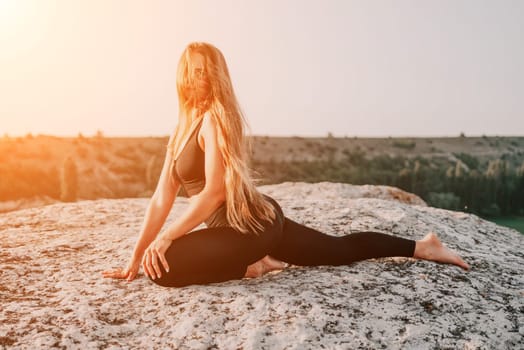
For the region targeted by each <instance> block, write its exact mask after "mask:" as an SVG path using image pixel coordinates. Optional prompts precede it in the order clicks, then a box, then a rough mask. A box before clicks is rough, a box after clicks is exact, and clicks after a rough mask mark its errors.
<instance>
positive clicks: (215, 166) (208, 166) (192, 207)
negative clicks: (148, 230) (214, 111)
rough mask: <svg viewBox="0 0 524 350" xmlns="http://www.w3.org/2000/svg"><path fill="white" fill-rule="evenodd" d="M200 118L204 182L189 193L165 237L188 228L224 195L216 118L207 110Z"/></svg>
mask: <svg viewBox="0 0 524 350" xmlns="http://www.w3.org/2000/svg"><path fill="white" fill-rule="evenodd" d="M203 118H204V120H203V121H202V135H203V138H204V148H205V152H204V153H205V177H206V184H205V186H204V188H203V189H202V191H201V192H200V193H198V194H197V195H194V196H193V197H191V202H190V204H189V207H188V208H187V210H186V211H185V212H184V214H183V215H182V216H181V217H180V218H179V219H177V220H176V221H175V222H174V223H173V224H171V225H170V226H169V227H168V228H167V229H166V230H165V231H164V232H163V233H162V234H161V235H160V236H161V237H162V238H164V239H169V240H175V239H177V238H178V237H180V236H182V235H184V234H186V233H188V232H190V231H191V230H192V229H193V228H195V227H196V226H198V225H200V224H201V223H202V222H204V220H206V219H207V218H208V217H209V216H211V214H213V212H214V211H215V210H216V209H218V208H219V207H220V205H221V204H222V203H223V202H224V201H225V198H226V190H225V182H224V174H225V167H224V162H223V158H222V154H221V153H220V150H219V149H218V142H217V126H216V121H215V120H214V119H213V118H212V117H211V115H209V114H206V115H204V117H203Z"/></svg>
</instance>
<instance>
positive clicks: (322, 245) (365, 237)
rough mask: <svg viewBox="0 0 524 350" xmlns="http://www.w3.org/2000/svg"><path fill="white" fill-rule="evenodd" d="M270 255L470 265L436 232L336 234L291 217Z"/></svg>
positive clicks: (311, 262)
mask: <svg viewBox="0 0 524 350" xmlns="http://www.w3.org/2000/svg"><path fill="white" fill-rule="evenodd" d="M270 255H271V256H274V257H275V258H277V259H279V260H282V261H286V262H289V263H292V264H295V265H301V266H317V265H348V264H351V263H353V262H355V261H360V260H365V259H371V258H382V257H393V256H403V257H413V258H418V259H425V260H433V261H437V262H443V263H452V264H456V265H458V266H460V267H462V268H465V269H467V268H468V265H467V264H466V263H465V262H464V261H463V260H462V259H461V258H460V257H459V256H458V255H456V254H454V253H453V252H451V251H450V250H449V249H448V248H446V247H445V246H443V245H442V243H440V241H439V240H438V238H437V237H436V236H435V235H434V234H433V233H430V234H428V235H427V236H426V237H424V238H423V239H422V240H420V241H414V240H411V239H406V238H402V237H397V236H393V235H389V234H384V233H379V232H356V233H351V234H349V235H346V236H342V237H335V236H331V235H327V234H325V233H322V232H320V231H317V230H315V229H313V228H311V227H307V226H305V225H302V224H299V223H297V222H295V221H293V220H291V219H289V218H287V217H285V220H284V227H283V233H282V238H281V240H280V241H279V243H278V244H277V245H276V246H275V248H274V249H273V250H272V251H271V252H270Z"/></svg>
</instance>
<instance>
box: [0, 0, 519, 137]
mask: <svg viewBox="0 0 524 350" xmlns="http://www.w3.org/2000/svg"><path fill="white" fill-rule="evenodd" d="M523 37H524V1H519V0H515V1H509V0H505V1H501V0H493V1H484V0H474V1H470V0H468V1H466V0H436V1H433V0H424V1H422V0H410V1H407V0H395V1H389V0H384V1H379V0H363V1H351V0H340V1H334V0H331V1H322V0H318V1H304V0H301V1H298V0H296V1H295V0H281V1H278V0H270V1H251V0H236V1H218V0H217V1H213V0H209V1H198V0H197V1H193V0H192V1H178V0H172V1H167V0H166V1H161V0H143V1H133V0H89V1H85V0H62V1H60V0H54V1H51V0H0V135H5V134H8V135H9V136H22V135H25V134H27V133H32V134H33V135H37V134H50V135H56V136H76V135H78V133H82V134H83V135H84V136H89V135H94V134H95V133H96V132H97V131H98V130H100V131H102V132H103V134H104V135H106V136H167V135H169V134H171V133H172V132H173V130H174V128H175V126H176V123H177V121H178V98H177V93H176V67H177V64H178V60H179V58H180V55H181V53H182V51H183V50H184V48H185V47H186V45H187V44H189V43H190V42H192V41H205V42H209V43H211V44H213V45H214V46H216V47H218V48H219V49H220V50H221V52H222V53H223V54H224V56H225V58H226V61H227V64H228V68H229V71H230V74H231V79H232V83H233V87H234V90H235V94H236V96H237V97H238V100H239V103H240V105H241V108H242V110H243V112H244V113H245V116H246V118H247V120H248V123H249V126H250V131H248V134H252V135H268V136H303V137H325V136H327V134H328V132H330V133H331V134H332V135H333V136H335V137H344V136H349V137H353V136H358V137H388V136H392V137H441V136H458V135H459V134H460V133H461V132H463V133H464V134H465V135H466V136H481V135H488V136H489V135H499V136H524V44H523V41H522V38H523Z"/></svg>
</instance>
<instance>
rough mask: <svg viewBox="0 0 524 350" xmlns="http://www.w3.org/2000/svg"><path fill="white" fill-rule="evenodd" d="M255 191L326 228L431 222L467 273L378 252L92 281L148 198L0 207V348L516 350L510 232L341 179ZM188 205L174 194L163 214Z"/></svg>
mask: <svg viewBox="0 0 524 350" xmlns="http://www.w3.org/2000/svg"><path fill="white" fill-rule="evenodd" d="M369 188H370V187H367V189H366V190H364V188H362V189H361V190H362V192H364V193H368V192H369ZM260 190H261V191H262V192H264V193H267V194H270V195H271V196H273V197H274V198H275V199H277V200H278V201H279V203H280V204H281V206H282V208H283V210H284V213H285V214H286V216H288V217H290V218H292V219H294V220H296V221H298V222H302V223H304V224H307V225H309V226H311V227H313V228H316V229H319V230H321V231H323V232H326V233H329V234H333V235H345V234H350V233H351V232H357V231H364V230H371V231H378V232H386V233H391V234H394V235H399V236H402V237H407V238H412V239H419V238H422V237H423V236H424V235H425V234H426V233H427V232H429V231H434V232H436V233H437V234H438V235H439V237H440V238H441V240H442V241H443V242H444V243H445V244H447V245H448V246H449V247H451V248H453V249H455V250H457V251H458V252H459V253H460V254H461V255H462V256H463V258H464V259H465V260H466V262H468V263H469V264H470V265H471V270H470V271H468V272H464V271H463V270H461V269H460V268H459V267H456V266H452V265H443V264H437V263H433V262H428V261H420V260H414V259H408V258H384V259H376V260H367V261H362V262H357V263H354V264H352V265H350V266H339V267H334V266H319V267H298V266H292V267H290V268H288V269H286V270H284V271H283V272H280V273H270V274H267V275H265V276H263V277H261V278H258V279H244V280H237V281H228V282H224V283H217V284H210V285H206V286H188V287H184V288H178V289H177V288H163V287H159V286H157V285H155V284H153V283H151V282H150V281H149V280H148V279H147V278H145V277H144V276H143V275H142V274H140V275H139V278H138V279H137V280H135V281H133V282H131V283H126V282H123V281H117V280H111V279H104V278H102V277H101V274H100V272H101V271H102V270H104V269H108V268H112V267H120V266H121V267H123V266H125V264H126V263H127V260H128V258H129V256H130V254H131V251H132V248H133V245H134V243H135V240H136V236H137V233H138V230H139V228H140V225H141V223H142V218H143V215H144V212H145V210H146V206H147V203H148V199H119V200H110V199H104V200H96V201H82V202H78V203H72V204H53V205H49V206H45V207H40V208H32V209H24V210H19V211H15V212H9V213H5V214H0V239H1V241H0V242H1V243H0V244H1V250H0V281H1V284H0V297H1V306H0V308H1V309H0V320H1V323H0V344H1V345H3V346H6V347H9V348H11V347H13V348H28V349H34V348H50V347H65V348H82V349H85V348H113V349H117V348H178V349H186V348H195V349H206V348H220V349H237V348H243V349H319V348H326V349H356V348H366V349H367V348H387V349H435V348H436V349H439V348H448V349H477V348H479V349H485V348H487V349H505V348H507V349H517V348H522V347H523V346H524V343H523V338H524V283H523V275H524V267H523V257H524V254H523V250H524V249H523V248H524V236H523V235H522V234H520V233H519V232H517V231H515V230H512V229H509V228H505V227H501V226H498V225H496V224H493V223H491V222H488V221H485V220H482V219H480V218H479V217H477V216H475V215H471V214H466V213H462V212H453V211H448V210H443V209H437V208H432V207H428V206H427V205H425V203H423V201H422V202H421V205H410V204H407V203H405V202H402V201H401V199H399V200H395V198H384V199H378V198H357V197H355V196H354V195H352V193H353V194H354V193H356V192H358V186H352V185H345V184H329V183H322V184H305V183H298V184H293V183H286V184H280V185H272V186H261V187H260ZM355 191H356V192H355ZM396 191H398V193H400V192H402V191H400V190H398V189H397V190H396ZM377 192H379V193H382V192H383V191H382V190H377ZM404 193H405V192H404ZM401 197H402V196H401ZM408 197H409V196H408ZM406 198H407V197H406ZM319 203H320V204H319ZM187 204H188V200H187V199H186V198H178V199H177V200H176V203H175V205H174V207H173V210H172V211H171V214H170V216H169V218H168V220H167V222H168V223H169V222H171V221H172V220H174V219H175V218H176V217H178V216H179V215H180V214H181V213H182V211H183V210H184V209H185V208H186V207H187ZM201 227H204V225H201V226H199V228H201Z"/></svg>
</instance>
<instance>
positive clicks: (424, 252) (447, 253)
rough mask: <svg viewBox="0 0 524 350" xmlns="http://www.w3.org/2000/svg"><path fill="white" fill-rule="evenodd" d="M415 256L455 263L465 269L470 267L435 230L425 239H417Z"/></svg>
mask: <svg viewBox="0 0 524 350" xmlns="http://www.w3.org/2000/svg"><path fill="white" fill-rule="evenodd" d="M413 257H414V258H417V259H424V260H432V261H436V262H441V263H446V264H454V265H458V266H460V267H462V268H463V269H465V270H468V269H469V265H468V264H467V263H466V262H465V261H464V260H462V258H461V257H460V256H458V255H457V254H455V253H454V252H453V251H451V250H450V249H449V248H447V247H446V246H444V245H443V244H442V242H440V240H439V239H438V237H437V235H436V234H435V233H433V232H430V233H428V234H427V235H426V236H425V237H424V238H423V239H421V240H419V241H417V245H416V247H415V252H414V254H413Z"/></svg>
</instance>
